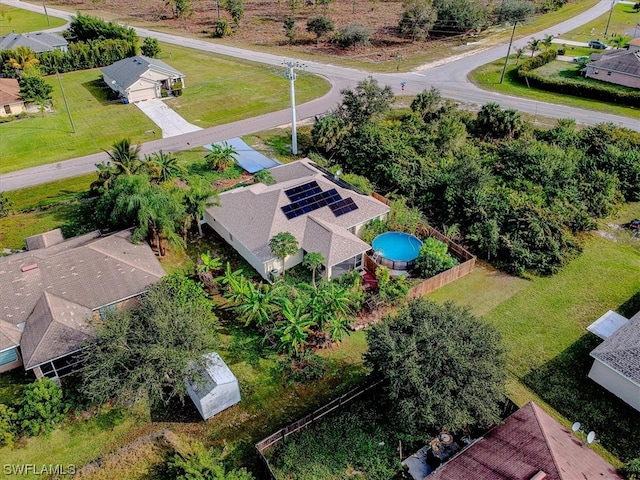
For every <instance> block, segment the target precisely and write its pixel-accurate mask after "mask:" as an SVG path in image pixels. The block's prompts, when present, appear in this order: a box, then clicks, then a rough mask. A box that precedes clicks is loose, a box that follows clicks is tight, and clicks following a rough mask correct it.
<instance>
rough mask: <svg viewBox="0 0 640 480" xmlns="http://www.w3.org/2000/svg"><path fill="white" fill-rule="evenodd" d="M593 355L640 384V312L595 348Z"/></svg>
mask: <svg viewBox="0 0 640 480" xmlns="http://www.w3.org/2000/svg"><path fill="white" fill-rule="evenodd" d="M591 356H592V357H593V358H595V359H598V360H600V361H601V362H602V363H604V364H606V365H608V366H609V367H610V368H612V369H613V370H616V371H617V372H619V373H621V374H622V375H624V376H625V377H627V378H628V379H630V380H631V381H632V382H634V383H636V384H637V385H640V312H638V313H637V314H636V315H634V316H633V317H631V319H630V320H629V321H628V322H627V323H625V324H624V325H623V326H622V327H620V328H619V329H618V330H617V331H616V332H615V333H614V334H613V335H611V336H610V337H609V338H607V339H606V340H605V341H604V342H602V343H601V344H600V345H598V346H597V347H596V348H594V349H593V350H592V351H591Z"/></svg>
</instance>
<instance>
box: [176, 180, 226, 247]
mask: <svg viewBox="0 0 640 480" xmlns="http://www.w3.org/2000/svg"><path fill="white" fill-rule="evenodd" d="M182 203H183V205H184V208H185V210H186V212H187V214H188V215H189V216H190V218H191V221H192V222H194V223H195V224H196V226H197V227H198V235H200V237H203V236H204V234H203V233H202V224H201V221H202V219H203V217H204V212H205V210H206V209H207V207H212V206H214V205H219V203H220V200H219V198H218V191H217V190H216V189H214V188H212V187H211V184H210V183H209V182H207V181H206V180H203V179H202V177H198V176H190V177H188V178H187V187H186V189H182Z"/></svg>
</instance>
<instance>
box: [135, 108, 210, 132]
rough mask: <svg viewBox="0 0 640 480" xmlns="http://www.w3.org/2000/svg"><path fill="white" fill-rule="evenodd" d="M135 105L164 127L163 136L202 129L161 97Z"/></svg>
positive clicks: (159, 125)
mask: <svg viewBox="0 0 640 480" xmlns="http://www.w3.org/2000/svg"><path fill="white" fill-rule="evenodd" d="M135 105H136V107H138V108H139V109H140V110H141V111H142V113H144V114H145V115H146V116H147V117H149V118H150V119H151V121H152V122H153V123H155V124H156V125H158V127H160V128H161V129H162V138H168V137H175V136H177V135H182V134H183V133H190V132H196V131H198V130H202V128H201V127H198V126H196V125H192V124H191V123H189V122H187V121H186V120H185V119H184V118H182V117H181V116H180V115H178V114H177V113H176V112H174V111H173V110H172V109H171V108H169V107H168V106H167V105H165V103H164V102H163V101H162V100H160V99H159V98H154V99H152V100H145V101H144V102H136V103H135Z"/></svg>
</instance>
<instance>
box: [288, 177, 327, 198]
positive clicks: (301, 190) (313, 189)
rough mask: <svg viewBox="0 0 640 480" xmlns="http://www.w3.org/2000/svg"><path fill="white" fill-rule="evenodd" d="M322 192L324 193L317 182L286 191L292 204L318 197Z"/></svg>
mask: <svg viewBox="0 0 640 480" xmlns="http://www.w3.org/2000/svg"><path fill="white" fill-rule="evenodd" d="M320 192H322V189H321V188H320V186H319V185H318V182H316V181H315V180H314V181H311V182H308V183H305V184H302V185H298V186H297V187H293V188H290V189H288V190H285V191H284V193H285V195H286V196H287V197H289V200H291V202H297V201H298V200H302V199H303V198H307V197H311V196H313V195H317V194H318V193H320Z"/></svg>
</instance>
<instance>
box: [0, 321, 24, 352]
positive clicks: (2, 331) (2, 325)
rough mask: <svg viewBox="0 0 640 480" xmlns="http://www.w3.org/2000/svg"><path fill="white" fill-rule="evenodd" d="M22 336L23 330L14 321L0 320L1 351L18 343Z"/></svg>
mask: <svg viewBox="0 0 640 480" xmlns="http://www.w3.org/2000/svg"><path fill="white" fill-rule="evenodd" d="M21 336H22V330H20V329H19V328H18V327H16V326H15V325H14V324H13V323H9V322H5V321H4V320H0V352H2V351H4V350H7V349H9V348H13V347H15V346H16V345H18V344H19V343H20V337H21Z"/></svg>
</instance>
